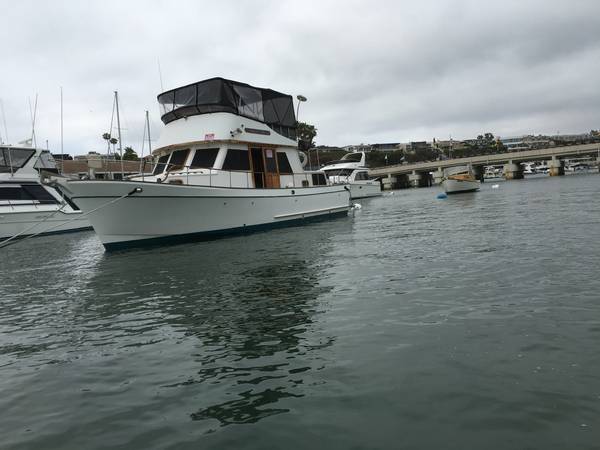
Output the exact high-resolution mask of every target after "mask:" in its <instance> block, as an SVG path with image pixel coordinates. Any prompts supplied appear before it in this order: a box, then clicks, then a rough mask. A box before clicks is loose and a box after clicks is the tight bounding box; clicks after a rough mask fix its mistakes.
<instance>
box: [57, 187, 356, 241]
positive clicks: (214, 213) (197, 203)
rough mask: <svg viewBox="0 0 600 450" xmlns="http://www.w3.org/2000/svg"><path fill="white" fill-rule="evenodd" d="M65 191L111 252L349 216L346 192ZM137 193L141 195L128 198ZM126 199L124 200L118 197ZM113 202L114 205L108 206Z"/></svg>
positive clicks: (311, 189) (340, 189) (318, 189)
mask: <svg viewBox="0 0 600 450" xmlns="http://www.w3.org/2000/svg"><path fill="white" fill-rule="evenodd" d="M61 185H62V186H63V188H64V189H65V190H67V191H68V192H69V193H70V195H71V196H72V199H73V201H74V202H75V203H76V204H77V205H78V206H79V207H80V208H81V210H82V211H83V212H91V211H92V210H95V209H97V210H96V211H95V212H91V213H90V214H89V220H90V222H91V224H92V226H93V227H94V230H95V231H96V233H97V234H98V236H99V238H100V240H101V241H102V243H103V244H104V246H105V247H106V248H107V249H117V248H123V247H131V246H139V245H144V244H147V243H153V242H165V241H171V242H172V241H183V240H188V239H206V238H211V237H215V236H218V235H224V234H231V233H240V232H245V231H252V230H256V229H260V228H269V227H277V226H283V225H291V224H293V223H294V222H297V221H303V220H306V219H311V218H326V217H330V216H333V215H347V212H348V210H349V208H350V195H349V190H348V189H346V188H345V187H344V186H322V187H309V188H290V189H239V188H225V187H209V186H186V185H169V184H159V183H140V182H123V181H66V182H61ZM136 188H141V192H136V193H133V194H131V195H129V196H126V195H127V194H128V193H130V192H132V191H133V190H135V189H136ZM122 196H126V197H124V198H121V199H119V197H122ZM109 202H112V203H109Z"/></svg>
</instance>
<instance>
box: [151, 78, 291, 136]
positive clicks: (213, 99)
mask: <svg viewBox="0 0 600 450" xmlns="http://www.w3.org/2000/svg"><path fill="white" fill-rule="evenodd" d="M158 103H159V104H160V108H161V113H162V116H161V119H162V121H163V122H164V123H165V124H167V123H169V122H172V121H174V120H177V119H179V118H183V117H189V116H194V115H199V114H208V113H214V112H228V113H232V114H236V115H238V116H242V117H247V118H249V119H254V120H258V121H259V122H262V123H264V124H266V125H268V126H269V127H270V128H271V129H272V130H273V131H275V132H277V133H279V134H281V135H283V136H285V137H287V138H290V139H294V140H295V139H296V116H295V114H294V103H293V99H292V96H291V95H287V94H282V93H280V92H276V91H273V90H271V89H264V88H257V87H254V86H250V85H249V84H245V83H240V82H238V81H232V80H226V79H224V78H210V79H208V80H204V81H199V82H197V83H193V84H190V85H187V86H183V87H180V88H177V89H172V90H170V91H166V92H163V93H162V94H160V95H159V96H158Z"/></svg>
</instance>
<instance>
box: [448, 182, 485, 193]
mask: <svg viewBox="0 0 600 450" xmlns="http://www.w3.org/2000/svg"><path fill="white" fill-rule="evenodd" d="M479 185H480V183H479V181H477V180H475V181H471V180H452V179H445V180H444V181H443V182H442V186H443V188H444V191H445V192H446V194H459V193H463V192H474V191H478V190H479Z"/></svg>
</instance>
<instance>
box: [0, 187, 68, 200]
mask: <svg viewBox="0 0 600 450" xmlns="http://www.w3.org/2000/svg"><path fill="white" fill-rule="evenodd" d="M0 200H30V201H33V200H36V201H38V202H40V203H58V201H57V200H56V199H55V198H54V197H53V196H52V195H51V194H50V193H49V192H48V191H47V190H46V189H44V188H43V187H42V186H40V185H39V184H28V185H23V186H3V187H2V188H0Z"/></svg>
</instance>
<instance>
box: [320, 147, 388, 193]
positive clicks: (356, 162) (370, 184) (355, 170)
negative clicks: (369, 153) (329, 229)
mask: <svg viewBox="0 0 600 450" xmlns="http://www.w3.org/2000/svg"><path fill="white" fill-rule="evenodd" d="M321 170H322V171H323V172H325V175H326V176H327V179H328V180H329V182H330V183H332V184H347V185H348V186H349V187H350V196H351V198H352V199H357V198H367V197H377V196H379V195H382V191H381V183H380V182H379V180H371V179H370V178H369V171H368V169H367V165H366V154H365V152H357V153H347V154H345V155H344V156H343V157H342V159H340V160H339V161H332V162H330V163H329V164H327V165H326V166H324V167H322V168H321Z"/></svg>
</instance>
